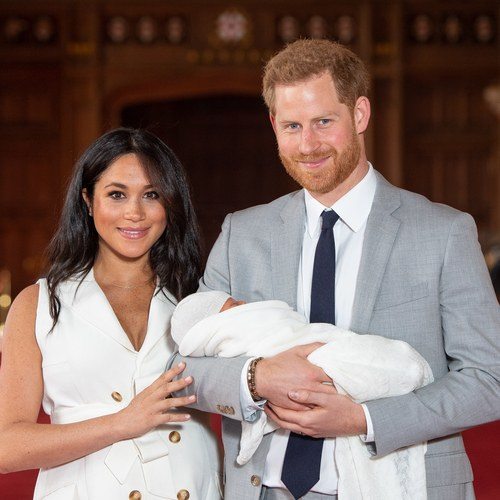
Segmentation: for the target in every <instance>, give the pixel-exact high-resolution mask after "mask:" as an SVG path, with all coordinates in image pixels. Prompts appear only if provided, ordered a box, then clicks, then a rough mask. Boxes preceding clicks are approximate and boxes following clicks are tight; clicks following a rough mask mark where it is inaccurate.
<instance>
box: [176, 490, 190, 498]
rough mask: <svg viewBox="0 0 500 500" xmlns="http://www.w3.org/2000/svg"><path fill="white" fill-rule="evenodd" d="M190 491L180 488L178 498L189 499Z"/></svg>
mask: <svg viewBox="0 0 500 500" xmlns="http://www.w3.org/2000/svg"><path fill="white" fill-rule="evenodd" d="M188 498H189V491H188V490H179V491H178V492H177V500H188Z"/></svg>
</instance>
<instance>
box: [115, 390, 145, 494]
mask: <svg viewBox="0 0 500 500" xmlns="http://www.w3.org/2000/svg"><path fill="white" fill-rule="evenodd" d="M111 397H112V398H113V399H114V400H115V401H116V402H117V403H120V402H121V400H122V399H123V397H122V395H121V394H120V393H119V392H116V391H113V392H112V393H111ZM134 491H137V490H134ZM132 493H133V492H132ZM132 493H131V494H132ZM139 494H140V493H139ZM130 498H132V497H130Z"/></svg>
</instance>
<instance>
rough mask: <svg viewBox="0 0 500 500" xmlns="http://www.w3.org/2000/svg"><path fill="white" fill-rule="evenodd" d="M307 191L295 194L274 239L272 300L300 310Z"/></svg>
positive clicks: (274, 231) (286, 208) (274, 233)
mask: <svg viewBox="0 0 500 500" xmlns="http://www.w3.org/2000/svg"><path fill="white" fill-rule="evenodd" d="M304 220H305V204H304V191H303V190H300V191H297V192H295V193H293V194H292V195H291V196H290V199H289V200H288V203H287V204H286V205H285V207H284V208H283V210H282V211H281V213H280V223H279V224H278V225H277V226H276V227H275V228H273V234H272V236H271V262H272V282H273V298H275V299H279V300H283V301H284V302H286V303H287V304H289V305H290V306H291V307H293V308H294V309H296V308H297V277H298V270H299V263H300V252H301V248H302V240H303V237H304Z"/></svg>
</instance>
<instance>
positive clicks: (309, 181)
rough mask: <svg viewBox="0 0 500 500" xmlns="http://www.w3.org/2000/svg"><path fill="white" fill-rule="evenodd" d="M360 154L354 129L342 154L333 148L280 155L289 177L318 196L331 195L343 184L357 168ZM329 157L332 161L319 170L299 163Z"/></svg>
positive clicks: (328, 161)
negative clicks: (309, 168) (301, 153)
mask: <svg viewBox="0 0 500 500" xmlns="http://www.w3.org/2000/svg"><path fill="white" fill-rule="evenodd" d="M360 154H361V146H360V144H359V138H358V135H357V134H356V131H355V130H354V127H353V129H352V136H351V141H350V142H349V144H348V145H347V146H346V148H345V149H344V151H343V152H342V153H340V154H339V152H338V151H337V150H336V149H335V148H333V147H332V148H329V149H325V150H322V151H319V152H316V153H314V154H311V155H300V156H294V157H290V156H285V155H283V154H282V153H281V151H280V153H279V155H280V158H281V162H282V163H283V165H284V167H285V170H286V171H287V173H288V175H290V177H292V178H293V179H294V180H295V181H296V182H298V183H299V184H300V185H301V186H302V187H304V188H305V189H307V190H308V191H310V192H311V193H318V194H325V193H330V192H331V191H333V190H334V189H335V188H336V187H338V186H339V185H340V184H342V183H343V182H344V181H345V180H346V179H347V178H348V177H349V176H350V175H351V174H352V172H353V171H354V169H355V168H356V167H357V165H358V162H359V157H360ZM327 157H331V160H330V159H328V160H327V163H328V164H327V165H324V166H321V167H319V168H318V169H317V170H314V169H311V170H306V168H305V167H304V166H303V165H301V164H300V163H299V162H315V161H319V160H322V159H324V158H327Z"/></svg>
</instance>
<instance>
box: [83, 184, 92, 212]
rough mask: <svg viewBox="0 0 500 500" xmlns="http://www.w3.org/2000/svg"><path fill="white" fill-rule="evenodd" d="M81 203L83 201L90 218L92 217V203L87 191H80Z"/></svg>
mask: <svg viewBox="0 0 500 500" xmlns="http://www.w3.org/2000/svg"><path fill="white" fill-rule="evenodd" d="M82 197H83V201H85V205H87V210H88V211H89V215H90V217H92V201H91V200H90V196H89V194H88V192H87V189H83V190H82Z"/></svg>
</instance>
